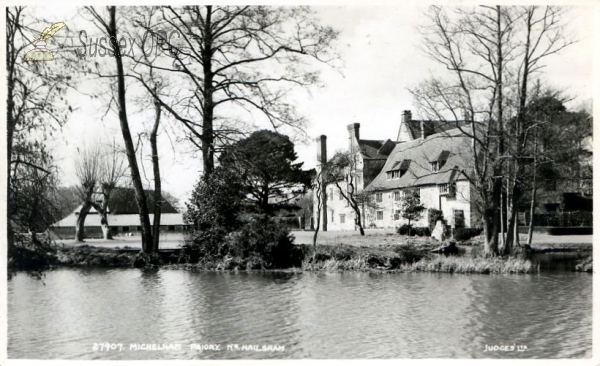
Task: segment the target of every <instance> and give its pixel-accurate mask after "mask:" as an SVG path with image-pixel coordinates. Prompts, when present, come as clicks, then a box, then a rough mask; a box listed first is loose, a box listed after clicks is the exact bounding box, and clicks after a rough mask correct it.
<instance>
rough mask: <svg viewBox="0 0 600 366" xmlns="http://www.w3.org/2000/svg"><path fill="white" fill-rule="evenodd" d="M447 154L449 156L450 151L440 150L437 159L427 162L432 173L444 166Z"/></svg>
mask: <svg viewBox="0 0 600 366" xmlns="http://www.w3.org/2000/svg"><path fill="white" fill-rule="evenodd" d="M449 156H450V151H448V150H442V152H441V153H440V155H439V156H438V157H437V159H435V160H434V161H430V162H429V163H430V164H431V171H432V172H434V173H435V172H438V171H439V170H440V169H441V168H442V167H443V166H444V164H446V161H447V160H448V157H449Z"/></svg>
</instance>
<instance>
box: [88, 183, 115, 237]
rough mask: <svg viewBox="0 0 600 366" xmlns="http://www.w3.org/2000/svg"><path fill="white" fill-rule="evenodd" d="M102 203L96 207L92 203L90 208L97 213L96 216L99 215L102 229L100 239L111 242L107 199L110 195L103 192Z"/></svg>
mask: <svg viewBox="0 0 600 366" xmlns="http://www.w3.org/2000/svg"><path fill="white" fill-rule="evenodd" d="M103 196H104V202H102V204H100V205H97V204H94V203H92V206H93V207H94V208H95V209H96V211H98V215H100V227H101V228H102V238H104V240H112V238H113V237H112V232H111V231H110V225H109V223H108V199H109V197H110V193H107V192H103Z"/></svg>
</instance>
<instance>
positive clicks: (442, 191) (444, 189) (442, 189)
mask: <svg viewBox="0 0 600 366" xmlns="http://www.w3.org/2000/svg"><path fill="white" fill-rule="evenodd" d="M449 186H450V185H449V184H448V183H446V184H440V186H439V187H440V196H441V195H446V194H448V191H449Z"/></svg>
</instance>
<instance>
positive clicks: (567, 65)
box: [44, 5, 594, 202]
mask: <svg viewBox="0 0 600 366" xmlns="http://www.w3.org/2000/svg"><path fill="white" fill-rule="evenodd" d="M590 9H591V8H589V7H573V8H572V9H571V11H570V14H569V17H570V19H571V21H570V23H569V29H568V31H569V32H571V33H572V34H573V35H574V36H575V38H577V39H578V42H577V43H576V44H574V45H572V46H570V47H568V48H567V49H565V50H563V51H562V52H560V54H558V55H556V56H554V57H552V58H551V59H548V62H547V67H546V68H545V75H546V76H545V78H546V80H547V82H548V83H549V84H550V85H552V86H554V87H556V88H559V89H561V90H566V91H567V92H568V94H569V95H571V96H573V97H575V100H574V101H573V103H574V104H575V103H578V102H583V101H585V100H589V99H590V98H591V97H592V95H593V90H592V79H593V74H592V71H593V68H592V60H593V50H594V47H593V34H594V26H593V20H594V19H593V15H594V12H593V11H590ZM315 10H316V14H317V16H318V17H319V18H320V19H321V21H322V23H323V24H326V25H330V26H332V27H334V28H335V29H337V30H339V31H340V36H339V42H338V47H339V52H340V55H341V61H342V63H343V67H340V68H336V69H333V68H331V67H328V66H324V67H323V68H322V72H321V78H322V80H323V82H324V84H325V86H324V87H323V88H318V89H312V90H310V93H307V92H304V91H300V92H298V93H296V94H295V95H296V96H295V104H296V105H297V108H298V110H299V111H300V113H302V114H303V115H304V116H306V117H307V119H308V121H309V126H308V129H307V133H308V135H309V136H310V138H311V141H310V143H309V144H307V145H303V144H297V145H296V150H297V152H298V155H299V160H300V161H303V162H304V167H305V168H312V167H314V166H315V164H316V149H317V148H316V144H315V142H314V141H315V139H316V138H317V137H318V136H320V135H322V134H324V135H327V137H328V152H329V155H330V156H331V155H332V154H333V153H334V152H335V151H338V150H342V149H344V148H345V147H346V146H347V143H348V131H347V129H346V126H347V125H348V124H351V123H360V124H361V130H360V131H361V132H360V134H361V138H364V139H382V140H384V139H388V138H389V139H392V140H394V139H395V138H396V136H397V133H398V128H399V126H400V116H401V114H402V111H403V110H412V111H413V118H417V119H418V118H419V115H418V113H416V111H415V107H414V105H413V101H412V98H411V96H410V94H409V92H408V90H407V88H410V87H412V86H415V85H416V84H418V83H419V82H420V81H422V80H423V79H425V78H426V77H427V76H428V75H430V73H434V74H435V73H437V72H439V69H436V64H435V63H433V62H432V61H431V60H430V59H428V57H427V56H426V55H425V54H424V53H423V52H422V50H421V49H420V42H421V41H422V39H421V36H420V35H419V33H418V32H417V29H416V28H417V26H418V25H420V24H423V22H424V18H423V12H424V10H425V8H422V7H421V8H418V7H413V6H409V5H402V6H400V5H398V6H317V7H315ZM44 12H46V10H44ZM68 12H69V11H68V10H66V9H61V8H60V7H58V8H57V7H54V8H53V9H52V10H49V11H48V12H47V17H48V16H50V17H51V16H56V17H57V18H58V17H61V15H62V14H66V13H68ZM57 21H59V19H57ZM76 102H77V103H78V104H81V108H80V109H78V110H77V111H76V112H75V113H73V114H72V115H71V117H70V118H69V120H68V122H67V123H66V125H65V126H64V127H63V128H62V131H61V134H60V136H59V137H58V139H57V140H55V141H54V142H50V144H51V146H52V147H53V151H54V155H55V158H56V160H57V162H58V164H59V166H60V167H61V170H62V173H63V174H62V182H63V184H64V185H72V184H75V183H76V179H75V177H74V169H73V161H74V157H75V156H77V152H78V148H79V149H81V148H83V144H90V143H92V141H93V140H94V139H97V138H98V137H99V136H104V137H103V138H104V139H105V140H106V139H108V140H110V139H111V138H113V137H111V136H114V137H115V138H117V139H121V135H120V130H119V127H118V126H119V125H118V119H117V117H116V115H114V113H108V114H106V116H104V118H101V117H102V115H103V114H104V112H105V111H103V110H102V111H99V110H97V106H94V105H93V102H92V101H86V100H85V98H83V97H81V96H80V97H77V99H76ZM86 103H88V104H86ZM92 106H93V107H92ZM134 114H135V113H134ZM147 119H148V118H147V115H144V113H143V112H140V113H139V114H138V115H134V116H133V117H132V124H135V125H139V127H140V130H141V126H142V125H147V123H148V122H147ZM169 136H171V135H169V134H167V132H163V133H162V135H161V139H160V143H159V151H160V162H161V170H162V171H161V173H162V176H163V183H162V184H163V189H165V190H167V191H169V192H170V193H172V194H173V195H175V196H176V197H178V198H179V199H180V201H181V202H184V201H186V200H187V198H188V197H189V195H190V193H191V190H192V189H193V186H194V184H195V183H196V182H197V180H198V178H199V175H200V171H201V167H202V161H201V159H200V156H198V155H197V154H194V153H190V152H189V149H186V148H185V147H184V144H180V143H178V142H177V141H174V140H173V137H171V139H169ZM184 150H186V151H184ZM144 161H145V162H144V164H143V165H144V166H145V169H146V173H148V176H151V175H152V174H151V170H150V169H151V168H150V164H149V161H148V159H144ZM147 183H149V181H147Z"/></svg>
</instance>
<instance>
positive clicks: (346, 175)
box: [325, 152, 370, 235]
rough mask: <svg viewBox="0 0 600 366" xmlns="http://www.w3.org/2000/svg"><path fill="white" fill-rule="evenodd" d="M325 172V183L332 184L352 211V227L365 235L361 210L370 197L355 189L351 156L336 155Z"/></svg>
mask: <svg viewBox="0 0 600 366" xmlns="http://www.w3.org/2000/svg"><path fill="white" fill-rule="evenodd" d="M325 171H326V172H327V182H329V183H330V184H334V185H335V186H336V187H337V189H338V192H339V193H340V195H341V196H342V198H343V199H344V200H346V202H348V204H349V205H350V207H351V208H352V210H353V211H354V225H356V227H358V230H359V231H360V235H365V229H364V228H363V220H362V215H363V212H362V208H363V206H364V203H365V199H367V197H369V196H370V195H369V194H368V193H366V192H359V191H358V189H357V187H356V177H355V174H356V166H355V161H354V157H353V154H350V153H342V152H338V153H336V154H335V155H334V156H333V158H332V159H331V160H330V161H329V163H328V167H327V168H326V170H325Z"/></svg>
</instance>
